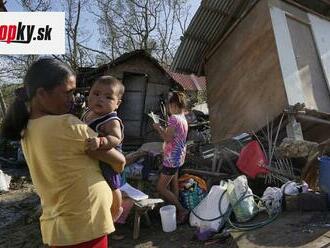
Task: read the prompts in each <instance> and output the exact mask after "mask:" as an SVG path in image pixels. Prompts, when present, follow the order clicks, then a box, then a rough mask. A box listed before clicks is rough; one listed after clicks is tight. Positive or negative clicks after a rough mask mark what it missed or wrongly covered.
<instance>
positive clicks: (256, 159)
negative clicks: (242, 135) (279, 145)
mask: <svg viewBox="0 0 330 248" xmlns="http://www.w3.org/2000/svg"><path fill="white" fill-rule="evenodd" d="M236 165H237V167H238V168H239V169H240V171H241V172H243V173H244V174H245V175H247V176H249V177H252V178H255V177H256V176H257V175H258V174H267V173H268V172H269V171H268V170H267V169H266V168H265V167H263V166H264V165H267V160H266V157H265V154H264V153H263V151H262V150H261V148H260V145H259V143H258V142H257V141H255V140H254V141H251V142H249V143H248V144H246V145H245V146H244V147H243V148H242V150H241V152H240V154H239V158H238V160H237V163H236Z"/></svg>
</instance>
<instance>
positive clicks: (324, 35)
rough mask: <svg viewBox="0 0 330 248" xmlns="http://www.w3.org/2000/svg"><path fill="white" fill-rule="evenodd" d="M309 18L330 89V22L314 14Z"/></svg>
mask: <svg viewBox="0 0 330 248" xmlns="http://www.w3.org/2000/svg"><path fill="white" fill-rule="evenodd" d="M308 18H309V20H310V23H311V26H312V31H313V34H314V40H315V43H316V45H317V50H318V54H319V56H320V59H321V64H322V66H323V71H324V73H325V79H326V81H327V85H328V89H329V90H330V56H329V54H330V43H329V41H330V22H329V21H327V20H324V19H321V18H319V17H317V16H315V15H312V14H308Z"/></svg>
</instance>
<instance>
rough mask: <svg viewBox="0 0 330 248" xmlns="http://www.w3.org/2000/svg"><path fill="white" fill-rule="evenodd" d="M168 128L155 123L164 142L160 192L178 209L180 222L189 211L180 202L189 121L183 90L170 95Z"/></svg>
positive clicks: (185, 217)
mask: <svg viewBox="0 0 330 248" xmlns="http://www.w3.org/2000/svg"><path fill="white" fill-rule="evenodd" d="M168 107H169V113H170V115H171V116H170V118H169V120H168V126H167V128H163V127H162V126H161V125H160V124H158V123H157V124H156V123H155V124H154V128H155V129H156V130H157V131H158V133H159V135H160V136H161V137H162V139H163V140H164V141H165V142H164V154H163V168H162V171H161V173H160V177H159V181H158V184H157V190H158V192H159V193H160V194H161V195H162V196H163V197H164V198H165V200H166V201H168V202H169V203H171V204H174V205H175V206H176V209H177V212H178V214H177V217H178V218H177V219H178V223H183V222H185V221H186V220H187V217H188V211H187V210H186V209H185V208H184V207H183V206H182V205H181V203H180V202H179V186H178V171H179V168H180V167H181V166H182V165H183V163H184V160H185V156H186V139H187V134H188V123H187V120H186V118H185V115H184V111H185V108H186V97H185V95H184V94H183V93H182V92H173V93H172V95H171V96H170V97H169V105H168Z"/></svg>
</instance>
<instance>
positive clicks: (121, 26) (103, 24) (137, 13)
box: [96, 0, 190, 65]
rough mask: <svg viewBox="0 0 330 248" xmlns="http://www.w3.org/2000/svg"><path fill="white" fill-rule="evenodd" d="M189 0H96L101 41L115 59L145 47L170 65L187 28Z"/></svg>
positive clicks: (162, 61)
mask: <svg viewBox="0 0 330 248" xmlns="http://www.w3.org/2000/svg"><path fill="white" fill-rule="evenodd" d="M187 2H188V0H97V4H98V9H99V11H98V13H96V15H97V17H98V23H99V27H100V33H102V34H103V37H102V44H103V46H104V48H105V49H109V51H110V52H109V56H110V57H111V58H112V59H115V58H116V57H118V56H120V55H121V54H123V53H125V52H130V51H133V50H136V49H143V50H146V51H148V52H149V53H151V54H152V55H154V56H155V57H156V58H157V59H158V60H159V61H160V62H161V63H163V64H167V65H169V64H170V63H171V61H172V59H173V57H174V53H175V50H176V48H177V44H178V40H177V39H175V37H178V36H180V35H181V34H182V33H183V32H184V31H185V29H186V24H187V19H188V16H189V9H190V6H189V5H188V3H187Z"/></svg>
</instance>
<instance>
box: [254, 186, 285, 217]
mask: <svg viewBox="0 0 330 248" xmlns="http://www.w3.org/2000/svg"><path fill="white" fill-rule="evenodd" d="M282 196H283V194H282V191H281V189H280V188H276V187H267V188H266V190H265V192H264V193H263V195H262V197H261V200H262V203H263V204H264V205H265V207H266V208H267V212H268V213H269V214H270V215H275V214H277V213H280V212H281V211H282ZM259 204H261V202H259ZM260 207H261V206H260Z"/></svg>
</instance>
